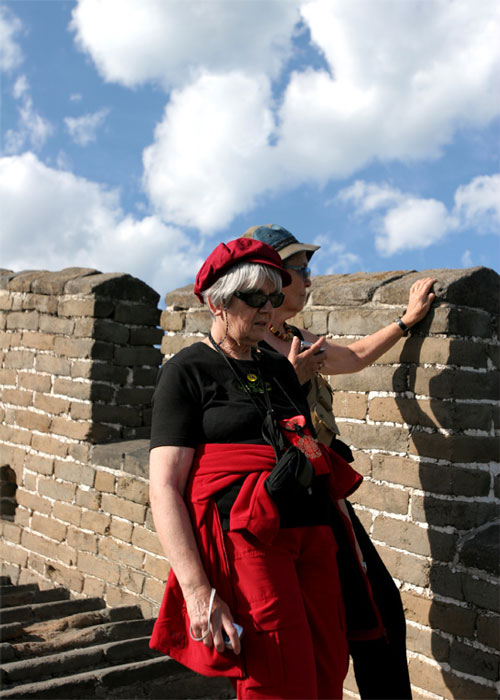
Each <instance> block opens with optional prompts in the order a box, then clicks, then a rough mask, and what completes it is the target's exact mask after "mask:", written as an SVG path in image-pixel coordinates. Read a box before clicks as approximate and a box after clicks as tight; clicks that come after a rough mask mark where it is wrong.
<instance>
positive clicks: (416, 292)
mask: <svg viewBox="0 0 500 700" xmlns="http://www.w3.org/2000/svg"><path fill="white" fill-rule="evenodd" d="M435 281H436V280H435V279H434V277H425V278H423V279H420V280H417V281H416V282H415V283H414V284H413V285H412V287H411V289H410V297H409V299H408V307H407V309H406V311H405V313H404V314H403V316H402V317H401V320H402V321H403V323H404V324H406V325H407V326H408V327H411V326H414V325H415V324H416V323H418V322H419V321H421V320H422V319H423V318H424V316H425V315H426V314H427V312H428V311H429V309H430V308H431V304H432V302H433V301H434V299H435V298H436V295H435V294H434V292H431V288H432V285H433V284H434V282H435Z"/></svg>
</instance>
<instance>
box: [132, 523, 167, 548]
mask: <svg viewBox="0 0 500 700" xmlns="http://www.w3.org/2000/svg"><path fill="white" fill-rule="evenodd" d="M132 544H133V545H135V546H136V547H139V548H140V549H145V550H146V551H147V552H152V553H153V554H158V555H159V556H164V552H163V547H162V546H161V544H160V540H159V538H158V535H157V534H156V532H151V530H147V529H146V528H144V527H139V526H138V525H136V526H135V527H134V532H133V535H132Z"/></svg>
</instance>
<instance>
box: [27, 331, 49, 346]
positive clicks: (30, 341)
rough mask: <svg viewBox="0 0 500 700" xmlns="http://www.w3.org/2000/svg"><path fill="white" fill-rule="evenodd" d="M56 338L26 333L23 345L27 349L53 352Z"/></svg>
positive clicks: (37, 333)
mask: <svg viewBox="0 0 500 700" xmlns="http://www.w3.org/2000/svg"><path fill="white" fill-rule="evenodd" d="M54 338H55V336H53V335H49V334H48V333H39V332H38V331H37V332H35V331H24V332H23V340H22V344H23V345H24V347H25V348H35V349H37V350H52V349H53V348H54Z"/></svg>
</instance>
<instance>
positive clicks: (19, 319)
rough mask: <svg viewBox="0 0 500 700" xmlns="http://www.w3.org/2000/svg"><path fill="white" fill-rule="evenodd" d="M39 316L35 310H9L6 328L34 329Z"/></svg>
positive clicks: (36, 326)
mask: <svg viewBox="0 0 500 700" xmlns="http://www.w3.org/2000/svg"><path fill="white" fill-rule="evenodd" d="M39 318H40V314H39V313H38V312H36V311H20V312H11V313H10V314H9V315H8V316H7V324H6V325H7V329H8V330H17V329H21V330H28V331H36V330H38V321H39Z"/></svg>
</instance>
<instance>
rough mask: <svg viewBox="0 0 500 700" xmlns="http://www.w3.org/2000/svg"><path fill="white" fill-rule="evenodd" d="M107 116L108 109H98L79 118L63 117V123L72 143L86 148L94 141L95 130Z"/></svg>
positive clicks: (95, 136)
mask: <svg viewBox="0 0 500 700" xmlns="http://www.w3.org/2000/svg"><path fill="white" fill-rule="evenodd" d="M108 114H109V109H100V110H99V111H97V112H93V113H92V114H84V115H83V116H81V117H65V118H64V123H65V124H66V128H67V130H68V132H69V134H70V136H71V138H72V139H73V141H74V142H75V143H77V144H78V145H79V146H87V145H88V144H89V143H91V141H95V140H96V138H97V130H98V129H99V127H101V126H102V125H103V124H104V121H105V120H106V117H107V116H108Z"/></svg>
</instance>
